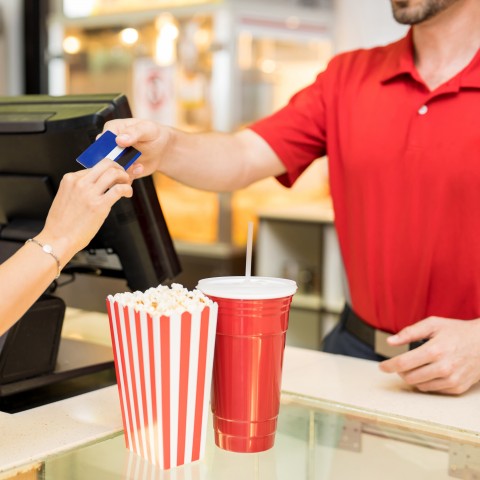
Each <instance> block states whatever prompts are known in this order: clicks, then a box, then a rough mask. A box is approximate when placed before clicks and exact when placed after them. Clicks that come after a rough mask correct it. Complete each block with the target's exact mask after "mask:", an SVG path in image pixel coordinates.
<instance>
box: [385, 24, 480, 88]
mask: <svg viewBox="0 0 480 480" xmlns="http://www.w3.org/2000/svg"><path fill="white" fill-rule="evenodd" d="M403 75H409V76H410V77H412V78H413V79H415V80H417V81H418V82H420V83H422V84H424V82H423V80H422V79H421V77H420V76H419V74H418V72H417V69H416V68H415V62H414V49H413V30H412V28H410V29H409V31H408V33H407V35H406V36H405V37H403V38H402V39H400V40H398V41H397V42H395V43H393V44H392V45H391V48H390V51H389V54H388V56H387V58H386V61H385V65H384V69H383V73H382V74H381V76H380V80H381V82H382V83H388V82H389V81H391V80H394V79H396V78H398V77H401V76H403ZM448 83H449V84H450V87H453V89H455V90H458V89H460V88H462V87H465V88H480V50H478V51H477V53H476V55H475V57H474V58H473V59H472V61H471V62H470V63H469V64H468V65H467V66H466V67H465V68H464V69H463V70H462V71H461V72H460V73H459V74H457V75H455V77H453V78H452V79H451V80H450V81H449V82H448Z"/></svg>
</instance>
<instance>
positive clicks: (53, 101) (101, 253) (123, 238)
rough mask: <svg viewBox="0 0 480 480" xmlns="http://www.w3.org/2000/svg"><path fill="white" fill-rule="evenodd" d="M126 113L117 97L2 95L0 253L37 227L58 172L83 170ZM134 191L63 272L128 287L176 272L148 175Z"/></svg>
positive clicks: (156, 281)
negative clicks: (93, 148)
mask: <svg viewBox="0 0 480 480" xmlns="http://www.w3.org/2000/svg"><path fill="white" fill-rule="evenodd" d="M130 116H131V112H130V108H129V105H128V101H127V99H126V97H125V96H124V95H121V94H99V95H67V96H61V97H52V96H48V95H26V96H19V97H0V242H1V245H0V255H2V256H4V257H5V256H7V257H8V256H9V255H10V254H11V253H12V252H13V251H15V249H16V248H18V246H19V245H21V244H22V243H23V242H24V241H25V240H26V239H27V238H30V237H32V236H34V235H36V234H37V233H38V232H39V231H40V230H41V228H42V227H43V224H44V221H45V218H46V215H47V212H48V210H49V207H50V205H51V202H52V200H53V198H54V196H55V193H56V191H57V189H58V186H59V183H60V181H61V179H62V177H63V175H64V174H65V173H67V172H71V171H74V170H79V169H81V168H83V167H82V166H81V165H80V164H79V163H78V162H77V161H76V158H77V157H78V156H79V154H80V153H81V152H82V151H83V150H85V148H87V147H88V146H89V145H90V144H91V143H92V142H93V141H94V140H95V138H96V136H97V135H98V134H99V133H100V132H101V131H102V129H103V125H104V124H105V122H107V121H108V120H112V119H115V118H126V117H130ZM133 190H134V194H133V197H132V198H131V199H126V198H122V199H121V200H120V201H119V202H117V203H116V204H115V205H114V207H113V209H112V211H111V213H110V215H109V216H108V218H107V220H106V222H105V224H104V226H103V227H102V228H101V230H100V231H99V233H98V234H97V235H96V236H95V238H94V239H93V240H92V242H91V244H90V245H89V246H88V248H86V249H85V250H84V251H82V252H80V253H79V254H78V255H77V256H76V257H75V258H74V259H73V260H72V262H71V263H70V264H69V265H68V266H67V269H70V270H73V271H75V269H77V270H78V271H82V272H87V273H88V272H89V271H90V270H91V271H92V272H93V271H94V272H96V273H97V274H100V275H106V276H113V277H120V278H125V279H126V280H127V284H128V286H129V288H131V289H132V290H145V289H147V288H149V287H153V286H157V285H159V284H160V283H164V282H165V281H167V280H171V279H173V278H174V277H175V276H176V275H177V274H178V273H180V265H179V261H178V258H177V255H176V253H175V249H174V246H173V243H172V240H171V237H170V234H169V231H168V228H167V225H166V223H165V220H164V217H163V214H162V210H161V207H160V204H159V201H158V197H157V194H156V191H155V187H154V184H153V180H152V178H151V177H145V178H142V179H139V180H135V181H134V182H133ZM3 260H5V258H3V259H2V258H0V262H1V261H3Z"/></svg>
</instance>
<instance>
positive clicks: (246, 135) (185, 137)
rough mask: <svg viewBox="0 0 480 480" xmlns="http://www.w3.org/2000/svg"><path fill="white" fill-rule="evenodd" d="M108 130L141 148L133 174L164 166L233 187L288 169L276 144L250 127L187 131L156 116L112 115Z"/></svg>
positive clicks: (205, 183) (195, 181)
mask: <svg viewBox="0 0 480 480" xmlns="http://www.w3.org/2000/svg"><path fill="white" fill-rule="evenodd" d="M104 130H111V131H113V132H114V133H115V134H117V135H118V136H117V143H118V144H119V145H120V146H121V147H127V146H130V145H133V146H134V147H135V148H137V149H138V150H140V151H141V152H142V156H141V157H140V158H139V159H138V160H137V162H136V163H135V164H134V166H133V167H132V168H131V170H132V172H130V173H131V174H132V175H133V176H134V177H139V176H144V175H149V174H151V173H153V172H154V171H160V172H162V173H164V174H165V175H167V176H169V177H171V178H173V179H175V180H177V181H179V182H181V183H184V184H186V185H189V186H191V187H194V188H199V189H203V190H211V191H232V190H236V189H239V188H243V187H246V186H248V185H250V184H251V183H253V182H255V181H257V180H261V179H263V178H267V177H271V176H277V175H280V174H282V173H284V172H285V167H284V165H283V164H282V162H281V161H280V159H279V158H278V156H277V155H276V154H275V152H274V151H273V149H272V148H271V147H270V146H269V145H268V144H267V143H266V142H265V141H264V140H263V138H262V137H260V136H259V135H257V134H256V133H254V132H253V131H251V130H248V129H247V130H242V131H240V132H238V133H235V134H227V133H215V132H212V133H186V132H182V131H179V130H176V129H174V128H171V127H165V126H163V125H161V124H159V123H157V122H153V121H149V120H139V119H134V118H130V119H123V120H112V121H110V122H107V123H106V124H105V127H104Z"/></svg>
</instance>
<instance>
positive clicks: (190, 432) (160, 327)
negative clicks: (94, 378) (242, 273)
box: [107, 287, 217, 469]
mask: <svg viewBox="0 0 480 480" xmlns="http://www.w3.org/2000/svg"><path fill="white" fill-rule="evenodd" d="M159 288H160V287H159ZM162 288H164V289H165V288H167V287H162ZM183 290H184V291H185V289H183ZM136 293H137V294H138V293H139V292H136ZM123 295H125V294H123ZM117 296H118V295H116V296H114V297H112V296H109V297H108V298H107V310H108V316H109V320H110V332H111V337H112V346H113V352H114V359H115V369H116V375H117V384H118V392H119V397H120V406H121V411H122V420H123V426H124V432H125V444H126V447H127V448H128V449H129V450H131V451H133V452H134V453H136V454H138V455H140V456H141V457H142V458H145V459H146V460H148V461H149V462H151V463H152V464H154V465H158V466H159V467H160V468H162V469H169V468H172V467H176V466H179V465H184V464H187V463H190V462H194V461H196V460H199V459H201V458H202V457H203V455H204V453H205V441H206V433H207V421H208V407H209V403H210V386H211V379H212V366H213V354H214V346H215V333H216V325H217V304H216V303H214V302H211V301H210V300H208V299H207V300H206V303H204V304H203V305H201V306H200V307H197V308H195V309H189V310H190V311H187V310H184V311H175V312H170V313H169V314H168V315H165V314H160V313H155V312H154V313H151V312H149V311H141V310H142V309H139V308H138V306H134V305H132V304H131V302H130V304H128V303H129V302H127V303H126V304H125V303H123V302H122V301H117V298H116V297H117ZM156 309H157V310H159V311H161V305H160V306H157V307H156ZM177 310H178V309H177Z"/></svg>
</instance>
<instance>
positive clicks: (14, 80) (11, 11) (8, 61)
mask: <svg viewBox="0 0 480 480" xmlns="http://www.w3.org/2000/svg"><path fill="white" fill-rule="evenodd" d="M22 3H23V2H21V1H20V0H0V22H1V23H0V95H19V94H21V93H22V91H23V80H22V71H23V55H22V53H21V52H23V48H22V44H23V36H22V30H23V26H22V11H23V6H22Z"/></svg>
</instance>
